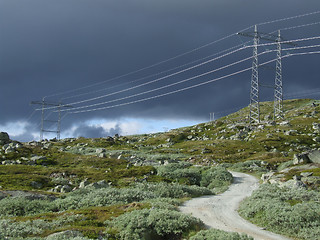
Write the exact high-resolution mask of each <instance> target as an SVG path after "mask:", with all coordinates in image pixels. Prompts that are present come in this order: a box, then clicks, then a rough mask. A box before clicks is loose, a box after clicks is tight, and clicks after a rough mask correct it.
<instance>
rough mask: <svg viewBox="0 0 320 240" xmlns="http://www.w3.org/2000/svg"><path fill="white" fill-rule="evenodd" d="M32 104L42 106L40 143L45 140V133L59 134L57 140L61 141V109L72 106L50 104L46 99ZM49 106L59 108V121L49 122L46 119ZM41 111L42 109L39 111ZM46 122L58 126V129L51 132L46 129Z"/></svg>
mask: <svg viewBox="0 0 320 240" xmlns="http://www.w3.org/2000/svg"><path fill="white" fill-rule="evenodd" d="M31 104H37V105H41V122H40V141H42V140H43V135H44V133H45V132H50V133H56V134H57V139H58V140H60V133H61V108H62V107H69V108H70V107H72V106H70V105H64V104H62V103H61V102H59V103H49V102H46V101H45V98H43V99H42V101H32V102H31ZM47 106H51V107H56V108H58V119H57V120H48V119H45V117H44V113H45V110H46V107H47ZM38 110H40V109H38ZM45 122H51V123H54V124H55V123H56V124H57V129H56V130H50V129H46V128H45Z"/></svg>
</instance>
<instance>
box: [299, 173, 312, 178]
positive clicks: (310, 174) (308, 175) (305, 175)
mask: <svg viewBox="0 0 320 240" xmlns="http://www.w3.org/2000/svg"><path fill="white" fill-rule="evenodd" d="M300 175H301V176H302V177H310V176H312V175H313V172H302V173H300Z"/></svg>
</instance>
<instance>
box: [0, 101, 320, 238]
mask: <svg viewBox="0 0 320 240" xmlns="http://www.w3.org/2000/svg"><path fill="white" fill-rule="evenodd" d="M313 102H314V100H308V99H306V100H289V101H285V104H284V108H285V110H286V114H285V118H286V120H287V121H289V123H290V126H286V125H283V126H281V125H279V124H278V125H276V126H268V125H266V124H263V125H264V128H263V129H261V130H252V131H249V135H248V136H247V137H246V139H245V140H230V139H225V138H229V137H230V136H233V135H235V134H236V133H237V132H239V131H241V130H243V129H246V127H247V124H246V123H244V122H243V123H241V122H239V119H244V118H245V117H246V116H247V115H248V108H244V109H242V110H240V111H239V112H236V113H234V114H231V115H229V116H227V117H224V118H221V119H219V120H217V121H214V122H211V123H203V124H199V125H197V126H192V127H186V128H181V129H175V130H171V131H169V132H166V133H158V134H150V135H135V136H128V137H126V138H119V139H117V140H116V141H115V142H110V141H107V140H106V139H85V138H79V139H76V140H74V141H72V142H62V141H61V142H52V146H51V147H50V148H49V149H48V150H47V149H41V148H40V147H31V146H28V147H25V148H23V149H20V150H19V151H18V152H16V153H10V154H8V155H6V159H9V160H15V159H19V158H20V157H22V156H23V157H30V156H31V155H32V154H36V155H39V156H46V157H47V162H46V166H43V165H37V166H27V165H0V185H1V187H2V189H1V190H32V191H36V192H41V193H46V194H48V192H47V190H49V189H50V188H52V187H54V186H55V182H53V178H52V177H51V176H52V174H64V176H66V178H67V179H68V180H70V181H71V182H72V184H73V185H74V186H77V185H78V184H79V183H80V182H81V181H82V180H84V179H86V178H88V179H89V181H91V182H95V181H99V180H106V181H108V182H112V185H114V186H118V187H125V186H127V185H129V184H130V183H132V182H135V181H136V179H143V178H144V177H145V176H146V175H149V177H148V180H147V181H151V182H152V181H155V182H158V181H171V180H170V179H165V178H163V177H160V176H157V175H154V172H155V169H154V167H151V166H142V167H135V166H129V167H128V166H127V164H128V162H127V161H126V160H119V159H114V158H109V157H106V158H99V157H97V156H94V155H81V154H78V153H76V152H72V151H69V152H65V151H59V149H60V148H62V147H64V148H66V147H68V146H70V147H71V148H73V147H76V146H83V148H88V149H89V148H91V149H95V148H101V147H103V148H106V149H107V151H108V152H110V153H114V152H121V151H122V152H123V154H122V155H123V156H124V157H130V156H132V155H139V156H143V157H145V158H147V159H148V158H153V157H155V156H156V157H159V159H161V156H162V159H180V160H187V161H191V162H192V163H195V164H205V165H211V164H213V165H214V164H226V163H227V164H229V163H232V164H233V163H239V162H244V161H247V160H263V161H265V162H267V164H266V166H267V168H268V169H276V168H277V167H278V166H279V165H280V164H281V163H283V162H286V161H289V160H291V159H292V157H293V155H294V154H295V153H300V152H302V151H303V146H304V147H305V148H319V147H320V144H319V143H316V142H314V141H313V140H312V138H313V136H311V133H312V132H313V130H312V123H314V122H319V118H320V114H319V112H320V107H319V106H317V107H313V105H312V103H313ZM271 110H272V103H268V102H267V103H262V104H261V118H262V119H268V120H272V119H271V116H270V114H269V113H270V112H271ZM314 111H316V112H318V113H314ZM312 113H313V116H311V114H312ZM288 130H297V133H298V134H294V135H286V134H285V132H286V131H288ZM308 134H309V135H308ZM189 136H193V138H194V139H193V140H189V139H188V137H189ZM203 138H205V139H206V140H203ZM208 139H209V140H208ZM290 145H291V146H290ZM292 145H294V146H302V147H301V149H299V148H297V147H292ZM204 150H207V151H205V152H207V153H203V151H204ZM210 150H211V151H210ZM3 155H4V154H3ZM228 166H229V165H228ZM312 171H313V172H314V175H316V176H319V175H320V171H319V168H316V169H314V170H312ZM289 174H292V173H288V175H289ZM288 177H289V176H288ZM32 182H38V183H41V184H42V187H41V188H39V189H35V188H34V187H32ZM141 207H142V208H143V207H144V206H141ZM111 208H112V207H111ZM139 208H140V206H139ZM119 209H120V210H119V211H113V210H112V211H111V210H110V209H109V207H106V208H101V209H100V208H99V209H95V208H91V209H84V210H79V211H82V212H81V213H82V214H88V216H90V217H88V218H89V219H91V218H92V224H93V223H96V222H97V221H98V220H97V219H100V220H101V219H103V221H104V220H106V219H109V218H110V217H111V216H118V215H119V214H121V213H122V210H121V209H122V208H121V207H120V208H119ZM129 209H130V208H129ZM109 210H110V211H109ZM83 212H85V213H83ZM103 212H107V214H101V213H103ZM110 212H112V214H110ZM101 215H103V217H101ZM44 216H45V217H48V218H50V217H53V216H51V215H50V214H47V215H41V216H38V217H39V218H43V217H44ZM18 220H19V219H18ZM20 220H21V219H20ZM100 220H99V221H98V222H100V224H101V223H102V222H103V221H102V220H101V221H100ZM90 224H91V223H89V222H87V223H85V224H83V225H84V226H82V227H84V228H85V227H87V228H90V229H91V228H93V229H95V232H97V231H98V230H99V231H100V230H101V229H100V227H101V225H99V224H97V226H91V227H90ZM93 225H94V224H93ZM78 228H80V227H79V226H78V227H77V229H78ZM91 230H92V229H91Z"/></svg>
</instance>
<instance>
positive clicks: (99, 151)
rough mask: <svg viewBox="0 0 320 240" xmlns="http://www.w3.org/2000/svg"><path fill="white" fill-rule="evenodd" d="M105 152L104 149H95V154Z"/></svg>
mask: <svg viewBox="0 0 320 240" xmlns="http://www.w3.org/2000/svg"><path fill="white" fill-rule="evenodd" d="M105 152H106V149H104V148H98V149H96V153H98V154H99V153H105Z"/></svg>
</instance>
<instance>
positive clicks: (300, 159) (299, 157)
mask: <svg viewBox="0 0 320 240" xmlns="http://www.w3.org/2000/svg"><path fill="white" fill-rule="evenodd" d="M309 162H310V159H309V157H308V153H301V154H294V155H293V164H294V165H298V164H306V163H309Z"/></svg>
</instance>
